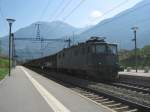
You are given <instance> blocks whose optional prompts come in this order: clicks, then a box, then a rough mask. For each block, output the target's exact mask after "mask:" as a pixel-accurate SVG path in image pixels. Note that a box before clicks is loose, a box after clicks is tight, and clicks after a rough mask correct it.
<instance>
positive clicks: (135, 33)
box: [131, 26, 139, 72]
mask: <svg viewBox="0 0 150 112" xmlns="http://www.w3.org/2000/svg"><path fill="white" fill-rule="evenodd" d="M131 29H132V30H133V33H134V38H133V39H132V41H134V45H135V48H134V54H135V70H136V72H137V30H138V29H139V28H138V27H137V26H134V27H132V28H131Z"/></svg>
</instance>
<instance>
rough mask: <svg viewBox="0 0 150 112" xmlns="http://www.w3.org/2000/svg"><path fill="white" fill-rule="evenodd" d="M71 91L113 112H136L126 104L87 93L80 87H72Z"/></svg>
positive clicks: (93, 93)
mask: <svg viewBox="0 0 150 112" xmlns="http://www.w3.org/2000/svg"><path fill="white" fill-rule="evenodd" d="M71 89H72V90H74V91H76V92H78V93H80V94H81V95H83V96H85V97H87V98H89V99H91V100H93V101H95V102H96V103H98V104H101V105H104V106H106V107H108V108H111V110H113V111H115V112H138V109H137V108H132V107H130V106H128V105H126V104H123V103H120V102H118V101H115V100H113V99H111V98H110V97H106V96H104V95H100V94H96V93H95V92H93V91H89V90H86V89H83V88H80V87H73V88H71Z"/></svg>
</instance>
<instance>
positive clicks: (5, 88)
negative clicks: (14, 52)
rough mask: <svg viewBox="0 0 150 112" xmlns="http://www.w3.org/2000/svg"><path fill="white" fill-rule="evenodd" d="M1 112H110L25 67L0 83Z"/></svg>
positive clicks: (18, 68)
mask: <svg viewBox="0 0 150 112" xmlns="http://www.w3.org/2000/svg"><path fill="white" fill-rule="evenodd" d="M0 99H1V100H0V112H112V111H111V109H108V108H107V107H104V106H102V105H98V104H96V103H94V102H92V101H90V100H88V99H86V98H84V97H81V96H80V95H78V94H77V93H76V92H74V91H72V90H70V89H69V88H66V87H64V86H62V85H60V84H58V83H56V82H54V81H52V80H49V79H47V78H45V77H43V76H41V75H39V74H37V73H35V72H33V71H31V70H29V69H27V68H25V67H22V66H17V67H16V68H15V69H13V70H12V73H11V76H10V77H7V78H6V79H4V80H3V81H2V82H1V83H0Z"/></svg>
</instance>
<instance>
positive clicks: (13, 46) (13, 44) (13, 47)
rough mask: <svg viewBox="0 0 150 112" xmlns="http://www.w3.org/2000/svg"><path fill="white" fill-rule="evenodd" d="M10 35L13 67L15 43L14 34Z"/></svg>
mask: <svg viewBox="0 0 150 112" xmlns="http://www.w3.org/2000/svg"><path fill="white" fill-rule="evenodd" d="M11 36H12V57H11V58H12V67H15V63H14V57H15V43H14V34H13V33H12V34H11Z"/></svg>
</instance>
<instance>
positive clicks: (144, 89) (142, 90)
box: [111, 83, 150, 95]
mask: <svg viewBox="0 0 150 112" xmlns="http://www.w3.org/2000/svg"><path fill="white" fill-rule="evenodd" d="M111 85H113V86H116V87H120V88H125V89H129V90H132V91H136V92H140V93H141V94H145V95H150V88H148V87H144V86H139V85H135V84H134V85H133V84H127V83H111Z"/></svg>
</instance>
